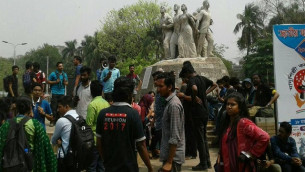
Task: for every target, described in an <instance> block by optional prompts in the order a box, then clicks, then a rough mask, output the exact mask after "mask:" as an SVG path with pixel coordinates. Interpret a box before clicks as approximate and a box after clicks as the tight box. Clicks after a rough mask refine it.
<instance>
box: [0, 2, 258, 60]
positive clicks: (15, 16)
mask: <svg viewBox="0 0 305 172" xmlns="http://www.w3.org/2000/svg"><path fill="white" fill-rule="evenodd" d="M254 1H255V0H210V11H211V13H212V18H213V20H214V24H213V26H212V27H211V29H212V30H213V32H214V40H215V43H217V44H224V45H226V46H228V47H229V49H228V50H227V51H226V53H225V58H227V59H229V60H232V61H234V62H237V59H239V58H240V57H241V56H242V54H241V53H240V51H239V50H238V48H237V46H236V41H237V38H238V35H235V34H234V33H233V29H234V27H235V25H236V23H238V20H237V19H236V14H237V13H242V12H243V10H244V7H245V5H246V4H247V3H250V2H254ZM135 2H137V0H69V1H63V0H26V1H25V0H2V1H0V21H1V22H0V41H1V42H0V56H2V57H12V56H13V46H12V45H9V44H5V43H3V42H2V41H8V42H11V43H13V44H19V43H23V42H26V43H28V44H27V45H22V46H17V48H16V54H17V55H23V54H24V53H26V52H27V51H30V50H31V49H36V48H37V47H38V46H41V45H43V44H44V43H48V44H51V45H64V42H65V41H70V40H73V39H76V40H77V41H78V42H79V43H80V41H81V40H82V39H83V37H84V36H85V35H92V34H93V33H94V32H95V31H96V30H100V28H101V21H103V19H104V18H105V16H106V14H107V13H108V12H109V11H110V10H112V9H119V8H122V7H124V6H125V5H130V4H133V3H135ZM158 2H166V3H167V4H168V5H169V6H173V5H174V4H175V3H177V4H180V5H181V4H183V3H184V4H186V6H187V7H188V12H189V13H192V12H194V11H195V10H196V9H197V8H199V7H200V6H201V5H202V2H203V0H167V1H158Z"/></svg>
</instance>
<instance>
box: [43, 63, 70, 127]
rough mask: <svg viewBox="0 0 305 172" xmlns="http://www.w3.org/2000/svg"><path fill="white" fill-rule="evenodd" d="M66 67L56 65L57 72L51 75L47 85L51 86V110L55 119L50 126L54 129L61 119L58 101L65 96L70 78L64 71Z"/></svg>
mask: <svg viewBox="0 0 305 172" xmlns="http://www.w3.org/2000/svg"><path fill="white" fill-rule="evenodd" d="M63 70H64V65H63V63H62V62H57V63H56V71H54V72H52V73H51V74H50V75H49V78H48V81H47V83H48V84H50V86H51V93H52V98H51V108H52V112H53V116H54V119H53V121H52V122H51V123H50V126H51V127H53V126H54V124H55V123H56V121H57V120H58V119H59V118H60V116H59V114H58V113H57V101H58V100H59V99H60V98H61V97H63V96H65V92H66V86H67V85H68V76H67V74H66V73H65V72H64V71H63Z"/></svg>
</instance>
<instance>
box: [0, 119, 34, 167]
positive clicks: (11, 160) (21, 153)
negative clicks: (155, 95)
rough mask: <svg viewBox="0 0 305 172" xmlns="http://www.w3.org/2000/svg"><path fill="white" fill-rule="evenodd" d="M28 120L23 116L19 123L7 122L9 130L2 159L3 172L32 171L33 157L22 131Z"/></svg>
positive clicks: (12, 120)
mask: <svg viewBox="0 0 305 172" xmlns="http://www.w3.org/2000/svg"><path fill="white" fill-rule="evenodd" d="M29 119H30V117H28V116H25V117H24V118H23V119H22V120H21V121H20V122H19V123H17V122H16V120H15V119H11V120H9V124H10V128H9V132H8V135H7V138H6V142H5V146H4V149H3V150H4V151H3V158H2V169H3V171H4V172H28V171H32V169H33V155H32V152H31V150H30V146H29V143H28V140H27V138H26V134H25V130H24V124H25V123H26V122H27V121H28V120H29Z"/></svg>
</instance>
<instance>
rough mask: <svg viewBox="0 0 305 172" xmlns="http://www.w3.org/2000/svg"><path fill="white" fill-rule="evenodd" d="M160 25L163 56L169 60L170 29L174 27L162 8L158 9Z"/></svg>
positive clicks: (170, 18)
mask: <svg viewBox="0 0 305 172" xmlns="http://www.w3.org/2000/svg"><path fill="white" fill-rule="evenodd" d="M160 13H161V18H160V25H161V28H162V34H163V48H164V56H165V58H170V57H171V54H170V40H171V36H172V33H173V31H172V28H173V26H174V23H173V19H172V17H171V16H170V15H169V14H168V13H166V9H165V7H164V6H161V7H160Z"/></svg>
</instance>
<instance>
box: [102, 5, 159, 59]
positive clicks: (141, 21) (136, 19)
mask: <svg viewBox="0 0 305 172" xmlns="http://www.w3.org/2000/svg"><path fill="white" fill-rule="evenodd" d="M159 14H160V11H159V5H158V4H156V3H155V2H152V1H143V0H140V1H138V2H137V3H136V4H133V5H130V6H125V7H124V8H121V9H119V10H112V11H110V12H109V13H108V15H107V17H106V18H105V22H104V23H103V27H102V29H101V31H100V32H99V33H98V41H99V50H100V52H108V53H110V54H113V55H116V56H117V57H118V58H119V59H120V60H123V59H125V60H126V59H128V58H132V59H135V58H136V57H137V56H138V55H141V56H142V57H143V58H145V59H147V60H149V59H151V58H155V57H160V53H161V51H160V42H158V41H159V37H160V36H159V30H158V23H159Z"/></svg>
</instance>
